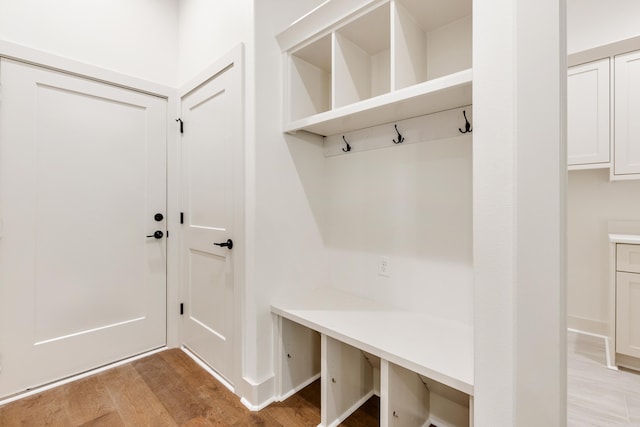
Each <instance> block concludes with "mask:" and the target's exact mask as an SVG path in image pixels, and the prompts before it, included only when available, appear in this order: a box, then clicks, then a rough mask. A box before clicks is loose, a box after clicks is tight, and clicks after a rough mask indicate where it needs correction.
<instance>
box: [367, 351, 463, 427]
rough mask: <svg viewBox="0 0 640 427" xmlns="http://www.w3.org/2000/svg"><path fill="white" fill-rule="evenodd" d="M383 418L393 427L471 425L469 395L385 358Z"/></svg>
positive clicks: (456, 426)
mask: <svg viewBox="0 0 640 427" xmlns="http://www.w3.org/2000/svg"><path fill="white" fill-rule="evenodd" d="M382 393H383V394H382V401H381V403H380V408H381V417H382V418H384V419H385V420H386V421H387V423H388V425H389V426H392V427H400V426H421V425H427V426H428V425H434V426H449V427H468V426H469V423H470V422H469V420H470V415H469V395H467V394H465V393H463V392H461V391H458V390H456V389H454V388H451V387H449V386H446V385H444V384H442V383H440V382H438V381H435V380H432V379H430V378H426V377H424V376H422V375H419V374H417V373H415V372H413V371H410V370H408V369H405V368H403V367H401V366H398V365H396V364H394V363H391V362H387V361H383V366H382Z"/></svg>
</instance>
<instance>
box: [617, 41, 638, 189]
mask: <svg viewBox="0 0 640 427" xmlns="http://www.w3.org/2000/svg"><path fill="white" fill-rule="evenodd" d="M615 68H616V70H615V121H614V131H615V144H614V153H615V154H614V155H615V159H614V160H615V170H614V175H618V176H620V175H630V174H640V51H636V52H631V53H627V54H625V55H618V56H616V57H615Z"/></svg>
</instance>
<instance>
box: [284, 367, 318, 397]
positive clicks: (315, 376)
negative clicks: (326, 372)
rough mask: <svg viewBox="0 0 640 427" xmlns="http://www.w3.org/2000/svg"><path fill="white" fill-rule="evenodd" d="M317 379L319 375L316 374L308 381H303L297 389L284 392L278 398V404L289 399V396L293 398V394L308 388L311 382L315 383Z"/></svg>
mask: <svg viewBox="0 0 640 427" xmlns="http://www.w3.org/2000/svg"><path fill="white" fill-rule="evenodd" d="M318 378H320V373H317V374H316V375H314V376H312V377H311V378H309V379H308V380H306V381H303V382H302V383H301V384H299V385H298V386H297V387H294V388H293V389H291V390H289V391H288V392H286V393H285V394H283V395H282V396H280V397H279V398H278V402H282V401H283V400H287V399H288V398H290V397H291V396H293V395H294V394H296V393H297V392H299V391H300V390H302V389H303V388H305V387H306V386H308V385H309V384H311V383H312V382H314V381H316V380H317V379H318Z"/></svg>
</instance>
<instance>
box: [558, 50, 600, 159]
mask: <svg viewBox="0 0 640 427" xmlns="http://www.w3.org/2000/svg"><path fill="white" fill-rule="evenodd" d="M567 114H568V117H567V137H568V144H567V145H568V146H567V157H568V162H569V166H577V167H574V168H572V169H587V168H596V167H608V166H609V151H610V149H609V58H606V59H602V60H600V61H596V62H590V63H588V64H583V65H578V66H575V67H571V68H570V69H569V76H568V80H567Z"/></svg>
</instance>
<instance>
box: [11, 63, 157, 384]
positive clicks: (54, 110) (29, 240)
mask: <svg viewBox="0 0 640 427" xmlns="http://www.w3.org/2000/svg"><path fill="white" fill-rule="evenodd" d="M0 83H1V86H0V90H1V92H0V94H1V97H0V221H1V222H0V227H1V228H0V233H1V234H2V235H1V237H0V363H1V368H2V370H1V371H0V396H5V395H8V394H11V393H14V392H19V391H22V390H25V389H27V388H30V387H33V386H37V385H40V384H43V383H47V382H50V381H53V380H56V379H60V378H62V377H66V376H69V375H72V374H75V373H78V372H82V371H85V370H88V369H92V368H95V367H98V366H100V365H104V364H107V363H110V362H113V361H116V360H119V359H122V358H126V357H129V356H132V355H135V354H138V353H141V352H144V351H147V350H150V349H154V348H157V347H161V346H163V345H165V342H166V321H165V319H166V303H165V302H166V247H165V240H164V238H160V239H155V238H153V237H152V238H147V237H146V236H147V235H150V234H152V233H153V232H154V231H156V230H158V231H162V232H163V233H165V234H166V226H165V221H164V219H162V220H160V221H156V220H155V219H154V215H155V214H156V213H160V214H162V215H163V216H166V114H167V105H166V104H167V102H166V99H162V98H158V97H155V96H151V95H146V94H142V93H139V92H136V91H132V90H127V89H124V88H120V87H115V86H112V85H108V84H104V83H99V82H96V81H93V80H89V79H85V78H81V77H78V76H73V75H69V74H65V73H61V72H56V71H51V70H48V69H45V68H39V67H36V66H32V65H27V64H23V63H19V62H14V61H11V60H5V59H2V60H1V62H0Z"/></svg>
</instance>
